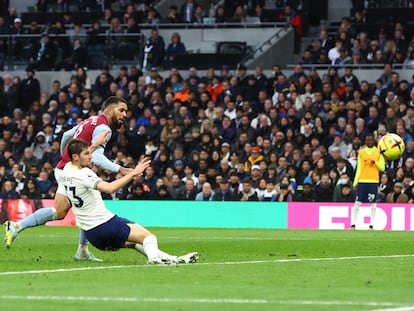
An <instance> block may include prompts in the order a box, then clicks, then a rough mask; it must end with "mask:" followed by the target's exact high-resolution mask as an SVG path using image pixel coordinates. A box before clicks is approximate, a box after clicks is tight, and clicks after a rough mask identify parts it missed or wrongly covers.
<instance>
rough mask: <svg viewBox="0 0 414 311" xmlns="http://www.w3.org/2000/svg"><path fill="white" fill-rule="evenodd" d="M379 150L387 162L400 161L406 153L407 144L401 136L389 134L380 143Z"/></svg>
mask: <svg viewBox="0 0 414 311" xmlns="http://www.w3.org/2000/svg"><path fill="white" fill-rule="evenodd" d="M378 149H379V151H380V153H381V154H382V155H383V156H384V158H385V159H386V160H390V161H393V160H398V159H399V158H401V157H402V155H403V154H404V151H405V143H404V140H403V139H402V138H401V136H399V135H397V134H394V133H388V134H386V135H384V136H382V137H381V138H380V140H379V141H378Z"/></svg>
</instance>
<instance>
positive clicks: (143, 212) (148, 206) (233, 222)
mask: <svg viewBox="0 0 414 311" xmlns="http://www.w3.org/2000/svg"><path fill="white" fill-rule="evenodd" d="M53 204H54V202H53V200H0V222H4V221H6V220H7V219H10V220H13V221H19V220H21V219H23V218H25V217H27V216H28V215H30V214H31V213H33V212H34V211H35V210H36V209H38V208H42V207H51V206H53ZM105 204H106V206H107V208H108V209H110V210H111V211H112V212H113V213H116V214H118V215H119V216H121V217H125V218H128V219H130V220H132V221H135V222H138V223H140V224H142V225H144V226H147V227H191V228H194V227H195V228H262V229H316V230H318V229H320V230H344V229H347V228H349V227H350V224H351V223H350V220H351V214H352V207H353V203H335V202H324V203H306V202H288V203H287V202H280V203H279V202H278V203H270V202H238V203H236V202H214V201H212V202H210V201H208V202H204V201H105ZM369 217H370V206H369V205H363V206H362V207H361V208H360V213H359V220H358V222H357V224H356V227H357V229H361V230H367V229H368V225H369ZM48 225H54V226H68V225H69V226H73V225H75V218H74V216H73V214H72V212H70V213H69V214H68V215H67V216H66V218H65V219H64V220H61V221H53V222H49V223H48ZM374 229H376V230H392V231H414V206H412V205H411V204H378V209H377V212H376V219H375V225H374Z"/></svg>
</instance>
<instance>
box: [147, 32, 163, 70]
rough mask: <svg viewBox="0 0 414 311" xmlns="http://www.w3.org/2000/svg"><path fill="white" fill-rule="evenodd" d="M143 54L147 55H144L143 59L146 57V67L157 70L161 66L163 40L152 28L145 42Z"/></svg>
mask: <svg viewBox="0 0 414 311" xmlns="http://www.w3.org/2000/svg"><path fill="white" fill-rule="evenodd" d="M145 51H148V52H145ZM144 52H145V53H147V55H146V56H145V55H144V57H147V66H148V67H155V68H157V67H162V66H163V64H164V56H165V43H164V38H163V37H162V36H161V35H160V34H159V32H158V29H156V28H154V29H152V30H151V36H150V38H149V39H148V41H147V44H146V46H145V49H144Z"/></svg>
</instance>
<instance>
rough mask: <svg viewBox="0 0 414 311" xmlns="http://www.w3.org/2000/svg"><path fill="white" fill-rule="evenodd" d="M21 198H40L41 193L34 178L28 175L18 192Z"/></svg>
mask: <svg viewBox="0 0 414 311" xmlns="http://www.w3.org/2000/svg"><path fill="white" fill-rule="evenodd" d="M20 197H21V198H22V199H29V200H36V199H41V198H42V194H41V193H40V192H39V190H38V188H37V184H36V179H35V178H32V177H29V178H27V179H26V182H25V186H24V188H23V191H22V193H21V194H20Z"/></svg>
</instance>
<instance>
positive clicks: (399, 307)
mask: <svg viewBox="0 0 414 311" xmlns="http://www.w3.org/2000/svg"><path fill="white" fill-rule="evenodd" d="M0 300H32V301H94V302H125V303H137V302H138V303H139V302H141V303H145V302H146V303H193V304H252V305H258V304H279V305H324V306H333V305H336V306H365V307H387V308H388V307H394V309H387V310H390V311H391V310H392V311H412V307H405V306H403V305H402V304H400V303H394V302H372V301H346V300H345V301H340V300H332V301H318V300H268V299H239V298H222V299H220V298H155V297H154V298H153V297H146V298H140V297H97V296H34V295H29V296H24V295H0ZM396 308H397V309H396ZM403 308H411V309H403ZM381 311H385V310H381Z"/></svg>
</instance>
